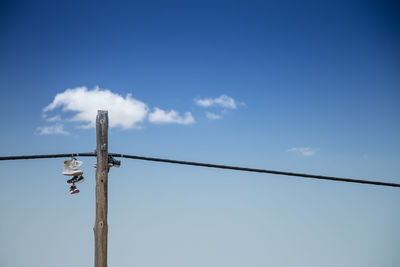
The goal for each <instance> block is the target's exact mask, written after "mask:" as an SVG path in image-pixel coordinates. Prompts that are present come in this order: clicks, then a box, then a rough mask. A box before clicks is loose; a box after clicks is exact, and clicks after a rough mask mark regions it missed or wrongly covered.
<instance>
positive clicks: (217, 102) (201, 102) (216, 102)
mask: <svg viewBox="0 0 400 267" xmlns="http://www.w3.org/2000/svg"><path fill="white" fill-rule="evenodd" d="M194 102H195V103H196V105H198V106H200V107H205V108H207V107H214V106H215V107H223V108H229V109H236V108H237V103H236V101H235V99H233V98H232V97H229V96H227V95H221V96H219V97H217V98H197V99H195V100H194Z"/></svg>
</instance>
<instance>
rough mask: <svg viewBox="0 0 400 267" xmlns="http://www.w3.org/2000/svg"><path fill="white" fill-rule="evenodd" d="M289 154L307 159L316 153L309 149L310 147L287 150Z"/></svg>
mask: <svg viewBox="0 0 400 267" xmlns="http://www.w3.org/2000/svg"><path fill="white" fill-rule="evenodd" d="M288 151H289V152H293V153H300V154H301V155H303V156H306V157H309V156H313V155H315V153H316V150H315V149H311V148H310V147H292V148H290V149H288Z"/></svg>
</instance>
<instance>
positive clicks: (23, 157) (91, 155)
mask: <svg viewBox="0 0 400 267" xmlns="http://www.w3.org/2000/svg"><path fill="white" fill-rule="evenodd" d="M66 157H96V153H70V154H47V155H30V156H6V157H0V160H18V159H50V158H66Z"/></svg>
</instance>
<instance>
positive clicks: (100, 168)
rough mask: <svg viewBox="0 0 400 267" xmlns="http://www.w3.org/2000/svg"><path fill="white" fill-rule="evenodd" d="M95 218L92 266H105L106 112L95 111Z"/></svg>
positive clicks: (106, 190)
mask: <svg viewBox="0 0 400 267" xmlns="http://www.w3.org/2000/svg"><path fill="white" fill-rule="evenodd" d="M96 136H97V150H96V151H97V168H96V220H95V223H94V227H93V231H94V266H95V267H107V233H108V224H107V212H108V168H109V167H108V112H107V111H104V110H98V111H97V117H96Z"/></svg>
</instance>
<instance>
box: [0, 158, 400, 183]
mask: <svg viewBox="0 0 400 267" xmlns="http://www.w3.org/2000/svg"><path fill="white" fill-rule="evenodd" d="M108 155H110V156H112V157H118V158H127V159H136V160H144V161H153V162H163V163H170V164H180V165H189V166H198V167H206V168H217V169H225V170H234V171H245V172H255V173H267V174H273V175H285V176H294V177H301V178H308V179H319V180H330V181H337V182H347V183H358V184H369V185H377V186H390V187H400V184H398V183H389V182H381V181H372V180H364V179H354V178H347V177H334V176H325V175H315V174H306V173H296V172H286V171H275V170H266V169H256V168H248V167H238V166H229V165H221V164H210V163H202V162H194V161H183V160H173V159H164V158H154V157H144V156H136V155H126V154H118V153H108ZM95 156H97V154H96V153H69V154H67V153H64V154H48V155H28V156H3V157H0V161H2V160H22V159H43V158H65V157H95Z"/></svg>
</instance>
